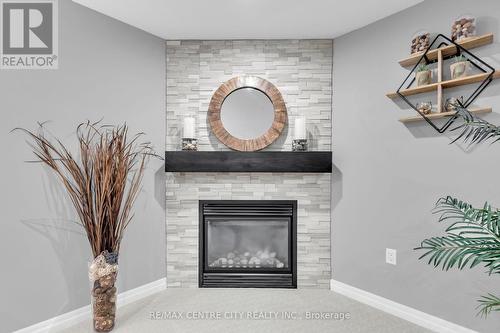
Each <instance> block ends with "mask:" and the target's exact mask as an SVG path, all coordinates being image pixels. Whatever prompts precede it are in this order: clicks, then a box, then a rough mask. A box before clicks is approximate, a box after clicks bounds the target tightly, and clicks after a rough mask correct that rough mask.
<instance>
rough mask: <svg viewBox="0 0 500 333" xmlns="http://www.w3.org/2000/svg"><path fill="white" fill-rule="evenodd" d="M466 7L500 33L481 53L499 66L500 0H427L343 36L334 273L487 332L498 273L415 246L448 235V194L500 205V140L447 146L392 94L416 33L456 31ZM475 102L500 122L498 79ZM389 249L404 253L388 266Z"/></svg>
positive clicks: (493, 327) (337, 64) (482, 26)
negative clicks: (484, 299) (441, 216)
mask: <svg viewBox="0 0 500 333" xmlns="http://www.w3.org/2000/svg"><path fill="white" fill-rule="evenodd" d="M463 13H471V14H473V15H475V16H477V17H478V19H479V23H478V30H479V33H487V32H493V33H494V34H495V43H494V44H493V45H490V46H486V47H483V48H481V49H477V51H474V52H477V54H478V55H480V56H481V57H482V58H483V59H485V60H487V61H488V62H490V63H491V64H493V65H494V66H495V67H496V68H500V43H499V42H498V37H499V36H500V27H499V18H500V3H499V2H498V1H497V0H488V1H486V0H484V1H462V0H453V1H451V0H446V1H425V2H424V3H422V4H420V5H418V6H416V7H413V8H410V9H409V10H406V11H404V12H401V13H398V14H396V15H393V16H391V17H389V18H387V19H384V20H382V21H379V22H376V23H374V24H372V25H369V26H367V27H365V28H363V29H361V30H358V31H355V32H352V33H350V34H347V35H345V36H343V37H340V38H338V39H336V40H335V52H334V73H335V83H334V103H333V104H334V122H333V123H334V128H333V133H334V135H333V143H334V145H333V151H334V163H335V165H336V167H337V168H338V170H339V172H337V173H336V174H334V176H333V177H334V180H333V193H334V195H333V197H334V198H333V205H332V206H333V207H334V210H333V215H332V221H333V232H332V234H333V241H332V251H333V255H332V256H333V278H334V279H336V280H339V281H341V282H344V283H347V284H350V285H353V286H355V287H358V288H361V289H364V290H367V291H369V292H372V293H374V294H377V295H380V296H383V297H386V298H389V299H391V300H394V301H396V302H399V303H402V304H405V305H408V306H411V307H414V308H416V309H419V310H422V311H425V312H427V313H430V314H433V315H436V316H438V317H442V318H444V319H447V320H450V321H452V322H456V323H458V324H461V325H464V326H466V327H470V328H473V329H476V330H478V331H481V332H498V328H499V327H500V317H499V316H498V315H492V316H491V318H489V319H487V320H484V319H480V318H479V317H476V316H475V313H476V310H475V306H476V305H477V303H476V299H477V298H478V296H479V295H480V294H484V293H487V292H495V293H497V294H498V293H500V290H499V288H498V283H499V277H498V276H488V275H487V274H485V269H484V268H476V269H474V270H465V271H449V272H442V271H441V270H437V269H433V268H432V267H430V266H427V265H426V264H425V263H424V262H422V261H418V260H417V258H418V253H416V252H414V251H413V250H412V248H414V247H415V246H417V245H419V243H420V241H421V240H422V239H424V238H426V237H429V236H433V235H439V234H442V233H443V228H444V225H440V224H438V223H437V222H436V216H434V215H432V214H431V213H430V210H431V208H432V207H433V205H434V203H435V201H436V200H437V199H438V198H439V197H441V196H443V195H447V194H453V195H456V196H458V197H460V198H463V199H465V200H469V201H470V202H472V203H474V204H476V205H481V204H482V203H483V202H484V201H485V200H488V201H490V202H491V203H494V204H496V205H497V206H500V191H499V188H500V175H499V173H498V165H499V163H500V145H498V144H497V145H495V146H488V145H484V146H481V147H477V148H476V149H472V150H467V149H466V147H465V146H464V145H461V144H453V145H449V142H450V139H449V137H448V135H438V134H436V133H435V132H433V130H432V129H431V128H430V127H429V126H428V125H426V124H423V123H421V124H415V125H412V126H405V125H403V124H402V123H400V122H399V121H398V118H400V117H402V116H405V115H411V114H412V112H411V111H405V110H400V108H399V106H398V105H397V104H395V103H394V102H392V101H391V100H389V99H388V98H386V97H385V93H387V92H389V91H394V90H395V89H397V87H398V85H399V84H400V82H401V81H402V80H403V79H404V77H405V75H406V73H407V71H406V70H404V69H402V68H401V67H399V65H398V64H397V60H399V59H401V58H404V57H405V56H406V55H407V54H408V52H409V42H410V39H411V37H412V34H413V33H414V32H416V31H418V30H420V29H422V28H426V29H429V30H430V31H431V32H444V33H445V34H448V33H449V31H450V26H451V23H450V22H451V20H452V19H453V18H455V17H457V16H459V15H460V14H463ZM477 104H479V105H484V106H492V107H493V110H494V114H492V115H489V116H487V117H485V119H488V120H490V121H492V122H495V123H500V115H499V114H500V82H495V83H493V84H492V85H491V86H490V87H489V88H488V90H487V91H485V92H484V94H483V95H482V97H481V98H480V99H479V100H478V103H477ZM386 247H388V248H394V249H397V250H398V265H397V266H392V265H388V264H385V248H386Z"/></svg>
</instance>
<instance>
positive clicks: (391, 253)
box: [385, 249, 396, 265]
mask: <svg viewBox="0 0 500 333" xmlns="http://www.w3.org/2000/svg"><path fill="white" fill-rule="evenodd" d="M385 262H386V263H388V264H391V265H396V250H395V249H385Z"/></svg>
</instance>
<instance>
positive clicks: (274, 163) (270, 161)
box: [165, 151, 332, 173]
mask: <svg viewBox="0 0 500 333" xmlns="http://www.w3.org/2000/svg"><path fill="white" fill-rule="evenodd" d="M165 171H166V172H290V173H292V172H293V173H298V172H302V173H331V172H332V152H331V151H309V152H291V151H258V152H239V151H167V152H165Z"/></svg>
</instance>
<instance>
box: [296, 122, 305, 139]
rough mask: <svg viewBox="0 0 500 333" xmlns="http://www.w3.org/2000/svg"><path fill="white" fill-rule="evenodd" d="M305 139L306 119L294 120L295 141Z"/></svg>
mask: <svg viewBox="0 0 500 333" xmlns="http://www.w3.org/2000/svg"><path fill="white" fill-rule="evenodd" d="M303 139H307V135H306V118H305V117H297V118H295V140H303Z"/></svg>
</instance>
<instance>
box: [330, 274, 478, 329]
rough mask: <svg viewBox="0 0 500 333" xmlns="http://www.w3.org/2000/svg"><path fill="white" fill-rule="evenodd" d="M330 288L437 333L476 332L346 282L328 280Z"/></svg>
mask: <svg viewBox="0 0 500 333" xmlns="http://www.w3.org/2000/svg"><path fill="white" fill-rule="evenodd" d="M330 289H331V290H333V291H334V292H336V293H338V294H341V295H344V296H347V297H349V298H352V299H354V300H356V301H358V302H361V303H364V304H367V305H369V306H372V307H374V308H376V309H378V310H382V311H384V312H387V313H389V314H391V315H393V316H396V317H399V318H401V319H404V320H406V321H409V322H411V323H414V324H416V325H419V326H422V327H424V328H427V329H429V330H431V331H434V332H439V333H477V332H476V331H473V330H471V329H469V328H465V327H463V326H460V325H457V324H454V323H452V322H449V321H447V320H444V319H441V318H438V317H435V316H432V315H430V314H428V313H425V312H422V311H419V310H416V309H413V308H410V307H409V306H406V305H403V304H400V303H396V302H394V301H391V300H389V299H387V298H384V297H381V296H377V295H375V294H372V293H369V292H367V291H364V290H361V289H358V288H356V287H353V286H350V285H348V284H345V283H342V282H339V281H335V280H333V279H332V280H330Z"/></svg>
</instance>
